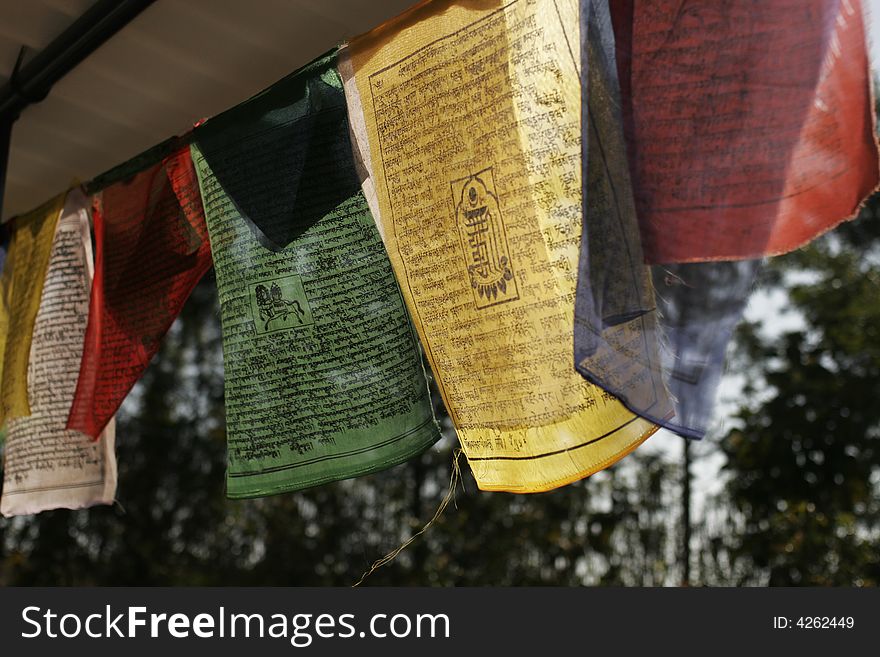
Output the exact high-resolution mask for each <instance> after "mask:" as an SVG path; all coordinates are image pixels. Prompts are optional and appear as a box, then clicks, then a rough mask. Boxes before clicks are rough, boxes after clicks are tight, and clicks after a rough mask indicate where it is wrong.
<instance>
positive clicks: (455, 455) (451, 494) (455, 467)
mask: <svg viewBox="0 0 880 657" xmlns="http://www.w3.org/2000/svg"><path fill="white" fill-rule="evenodd" d="M460 456H461V447H456V448H455V450H453V452H452V472H451V473H450V475H449V489H448V490H447V491H446V495H445V496H444V497H443V500H442V501H441V502H440V506H438V507H437V511H435V512H434V517H433V518H431V519H430V520H429V521H428V522H427V523H426V524H425V526H424V527H422V528H421V529H420V530H419V531H417V532H416V533H415V534H413V535H412V536H410V537H409V538H408V539H406V540H405V541H404V542H403V543H402V544H400V545H399V546H397V547H396V548H394V549H393V550H392V551H391V552H389V553H388V554H386V555H385V556H384V557H382V558H381V559H377V560H376V561H374V562H373V565H372V566H370V569H369V570H367V571H366V572H364V574H363V575H361V578H360V579H359V580H358V581H357V582H355V583H354V584H353V585H352V588H354V587H356V586H360V585H361V584H363V582H364V580H365V579H367V577H369V576H370V575H372V574H373V573H374V572H375V571H377V570H378V569H379V568H381V567H382V566H385V565H387V564H389V563H391V562H392V561H394V560H395V559H396V558H397V555H398V554H400V553H401V552H403V551H404V550H405V549H406V548H407V547H409V546H410V545H411V544H412V543H413V541H415V540H416V539H417V538H418V537H419V536H421V535H422V534H424V533H425V532H426V531H428V528H429V527H430V526H431V525H433V524H434V523H435V522H436V521H437V519H438V518H440V516H441V515H443V512H444V511H445V510H446V507H447V506H449V503H450V502H453V503H454V501H455V488H456V486H457V485H458V482H459V481H461V466H459V464H458V459H459V457H460ZM456 508H457V507H456Z"/></svg>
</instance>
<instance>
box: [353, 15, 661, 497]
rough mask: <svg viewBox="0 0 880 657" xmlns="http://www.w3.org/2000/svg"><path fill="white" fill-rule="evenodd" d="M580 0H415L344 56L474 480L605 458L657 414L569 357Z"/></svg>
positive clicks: (536, 481)
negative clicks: (624, 398)
mask: <svg viewBox="0 0 880 657" xmlns="http://www.w3.org/2000/svg"><path fill="white" fill-rule="evenodd" d="M579 45H580V35H579V30H578V9H577V0H514V1H512V2H507V3H504V4H502V3H500V2H489V1H487V2H468V3H465V4H457V3H454V2H451V1H449V0H443V1H437V2H425V3H422V4H420V5H418V6H416V7H414V8H413V9H411V10H410V11H408V12H407V13H405V14H403V15H402V16H400V17H398V18H397V19H394V20H393V21H391V22H389V23H387V24H385V25H383V26H382V27H380V28H378V29H376V30H374V31H372V32H370V33H368V34H366V35H364V36H361V37H359V38H357V39H355V40H354V41H352V42H351V43H350V44H349V46H348V47H347V48H346V49H345V51H344V52H345V56H344V59H343V61H342V63H341V65H340V70H341V71H342V73H343V75H344V76H345V78H346V82H345V87H346V95H347V98H348V103H349V106H350V110H349V112H350V115H351V123H352V125H351V131H352V135H353V140H354V142H355V144H356V150H357V151H358V155H359V157H360V160H361V161H360V164H361V166H362V176H363V177H364V193H365V195H366V196H367V198H368V200H370V201H371V203H372V205H374V206H375V207H373V208H372V209H373V210H374V212H373V214H374V216H375V217H376V220H377V222H378V223H379V226H380V232H381V234H382V236H383V239H384V240H385V243H386V246H387V248H388V252H389V255H390V257H391V262H392V264H393V266H394V270H395V272H396V274H397V276H398V279H399V280H400V282H401V287H402V289H403V292H404V295H405V298H406V301H407V304H408V305H409V307H410V310H411V311H412V315H413V318H414V320H415V322H416V325H417V328H418V330H419V334H420V336H421V338H422V341H423V343H424V344H425V347H426V351H427V353H428V356H429V358H430V361H431V365H432V367H433V369H434V372H435V374H436V376H437V379H438V384H439V387H440V390H441V393H442V394H443V399H444V401H445V403H446V406H447V409H448V410H449V412H450V415H451V416H452V419H453V421H454V423H455V426H456V428H457V430H458V435H459V438H460V440H461V443H462V446H463V447H464V450H465V453H466V454H467V457H468V460H469V462H470V465H471V468H472V470H473V472H474V476H475V477H476V479H477V482H478V484H479V486H480V488H481V489H483V490H505V491H512V492H522V493H525V492H538V491H543V490H548V489H551V488H555V487H557V486H561V485H563V484H566V483H569V482H572V481H575V480H577V479H580V478H582V477H585V476H587V475H590V474H592V473H594V472H596V471H598V470H601V469H602V468H605V467H607V466H609V465H611V464H612V463H614V462H616V461H617V460H618V459H620V458H621V457H623V456H624V455H626V454H627V453H629V452H630V451H632V450H633V449H635V448H636V447H637V446H638V445H639V444H640V443H641V442H642V441H644V440H645V439H646V438H647V437H648V436H649V435H651V433H653V432H654V431H655V430H656V426H655V425H653V424H651V423H649V422H647V421H645V420H642V419H641V418H639V417H636V416H634V415H633V414H632V413H630V412H629V411H628V410H627V409H626V408H625V407H624V406H623V405H622V404H621V403H620V402H618V401H617V400H616V399H615V398H614V397H612V396H610V395H609V394H607V393H605V392H604V391H603V390H601V389H600V388H597V387H595V386H592V385H590V384H588V383H586V382H585V381H584V380H583V379H582V378H581V377H580V376H579V375H578V374H577V373H576V372H575V371H574V368H573V335H572V334H573V321H574V319H573V315H574V295H575V287H576V282H577V281H576V279H577V262H578V247H579V240H580V235H581V221H582V219H581V214H582V211H581V146H580V134H581V133H580V86H579V66H580V64H579V56H578V53H579V50H578V49H579Z"/></svg>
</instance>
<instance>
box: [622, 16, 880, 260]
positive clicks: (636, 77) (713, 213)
mask: <svg viewBox="0 0 880 657" xmlns="http://www.w3.org/2000/svg"><path fill="white" fill-rule="evenodd" d="M611 8H612V16H613V18H614V28H615V34H616V37H617V52H618V66H619V69H620V84H621V95H622V105H623V113H624V120H625V124H626V129H627V138H628V142H629V148H630V151H629V152H630V156H631V163H632V172H633V189H634V191H635V199H636V208H637V211H638V218H639V222H640V225H641V232H642V239H643V244H644V250H645V256H646V259H647V261H648V262H651V263H674V262H696V261H706V260H730V259H743V258H757V257H761V256H765V255H774V254H780V253H784V252H787V251H790V250H792V249H794V248H797V247H799V246H801V245H803V244H805V243H806V242H808V241H809V240H811V239H812V238H814V237H816V236H817V235H819V234H821V233H824V232H825V231H827V230H829V229H831V228H833V227H834V226H836V225H837V224H838V223H840V222H841V221H843V220H845V219H847V218H851V217H853V216H854V215H855V213H856V210H857V209H858V207H859V205H860V203H861V202H862V201H863V199H864V198H865V197H866V196H867V195H868V194H870V193H871V191H872V190H874V189H875V188H876V186H877V184H878V156H877V147H876V143H875V137H874V120H873V110H874V108H873V107H872V99H871V92H870V82H871V80H870V73H869V67H868V56H867V49H866V45H865V25H864V18H863V15H862V14H863V12H862V3H861V1H860V0H763V1H762V2H741V1H739V0H713V2H694V1H689V2H682V1H681V0H640V1H639V2H635V1H634V0H619V1H615V2H612V3H611Z"/></svg>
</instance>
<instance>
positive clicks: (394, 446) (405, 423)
mask: <svg viewBox="0 0 880 657" xmlns="http://www.w3.org/2000/svg"><path fill="white" fill-rule="evenodd" d="M335 66H336V57H335V53H331V54H329V55H326V56H324V57H322V58H320V59H319V60H316V61H315V62H313V63H312V64H310V65H308V66H307V67H305V68H303V69H301V70H300V71H297V72H296V73H294V74H293V75H291V76H289V77H287V78H285V79H283V80H281V81H280V82H278V83H277V84H275V85H273V86H272V87H271V88H269V89H268V90H266V91H264V92H263V93H261V94H259V95H258V96H255V97H254V98H252V99H251V100H249V101H247V102H246V103H244V104H243V105H240V106H238V107H236V108H234V109H232V110H230V111H229V112H226V113H224V114H222V115H220V116H219V117H217V118H215V119H211V120H210V121H208V122H207V123H205V124H204V125H203V126H201V127H199V128H197V129H196V131H195V135H194V140H195V141H194V143H193V145H192V153H193V160H194V162H195V165H196V169H197V172H198V175H199V183H200V186H201V190H202V197H203V200H204V203H205V211H206V217H207V221H208V230H209V234H210V238H211V249H212V252H213V255H214V264H215V269H216V273H217V288H218V291H219V296H220V307H221V316H222V322H223V344H224V359H225V369H226V416H227V433H228V441H229V458H228V462H229V470H228V479H227V482H228V495H229V496H230V497H252V496H259V495H267V494H272V493H278V492H283V491H289V490H296V489H301V488H305V487H308V486H312V485H316V484H321V483H324V482H328V481H333V480H337V479H344V478H347V477H353V476H357V475H361V474H365V473H369V472H375V471H377V470H381V469H384V468H387V467H390V466H392V465H395V464H397V463H401V462H403V461H405V460H406V459H408V458H410V457H412V456H414V455H416V454H418V453H420V452H421V451H423V450H424V449H426V448H427V447H428V446H430V445H431V444H433V443H434V442H435V441H436V440H437V439H438V437H439V428H438V426H437V424H436V421H435V420H434V416H433V411H432V407H431V402H430V399H429V396H428V387H427V382H426V378H425V373H424V370H423V368H422V365H421V359H420V354H419V347H418V343H417V341H416V337H415V333H414V331H413V328H412V326H411V323H410V321H409V318H408V315H407V313H406V310H405V308H404V305H403V300H402V297H401V294H400V291H399V289H398V287H397V283H396V281H395V279H394V276H393V273H392V271H391V265H390V262H389V261H388V257H387V254H386V253H385V250H384V247H383V245H382V241H381V239H380V237H379V234H378V231H377V230H376V226H375V223H374V221H373V218H372V216H371V215H370V213H369V210H368V208H367V204H366V201H365V199H364V197H363V195H362V193H361V191H360V186H359V183H358V179H357V176H356V172H355V168H354V162H353V159H352V154H351V147H350V143H349V137H348V128H347V116H346V109H345V97H344V94H343V91H342V85H341V81H340V78H339V74H338V72H337V71H336V68H335Z"/></svg>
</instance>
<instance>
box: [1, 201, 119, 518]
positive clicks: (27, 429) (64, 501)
mask: <svg viewBox="0 0 880 657" xmlns="http://www.w3.org/2000/svg"><path fill="white" fill-rule="evenodd" d="M88 204H89V202H88V199H86V197H85V196H84V195H83V194H82V192H80V191H79V190H72V191H71V192H70V193H69V194H68V195H67V201H66V203H65V206H64V211H63V212H62V214H61V219H60V220H59V221H58V225H57V229H56V231H55V236H54V240H53V243H52V250H51V253H50V256H49V264H48V269H47V271H46V276H45V282H44V284H43V290H42V295H41V300H40V308H39V311H38V312H37V317H36V321H35V323H34V333H33V340H32V341H31V348H30V363H29V367H28V376H27V384H28V396H29V399H30V408H31V414H30V415H29V416H28V417H19V418H12V419H10V420H9V421H8V423H7V435H6V446H5V453H4V467H3V496H2V499H0V512H2V514H3V515H4V516H12V515H21V514H28V513H37V512H39V511H45V510H48V509H58V508H64V509H78V508H82V507H87V506H92V505H94V504H111V503H112V502H113V496H114V494H115V492H116V454H115V451H114V448H115V422H114V421H113V420H111V421H110V422H109V423H108V424H107V426H106V428H105V429H104V431H103V433H102V434H101V436H100V439H99V440H98V441H97V442H95V441H93V440H92V438H91V436H87V435H85V434H82V433H77V432H75V431H67V430H66V429H65V425H66V424H67V414H68V411H69V410H70V403H71V401H72V400H73V394H74V391H75V389H76V380H77V376H78V375H79V366H80V359H81V357H82V349H83V337H84V336H85V331H86V321H87V319H88V312H89V294H90V290H91V283H92V275H93V272H94V266H93V263H92V241H91V238H90V237H89V205H88Z"/></svg>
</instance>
